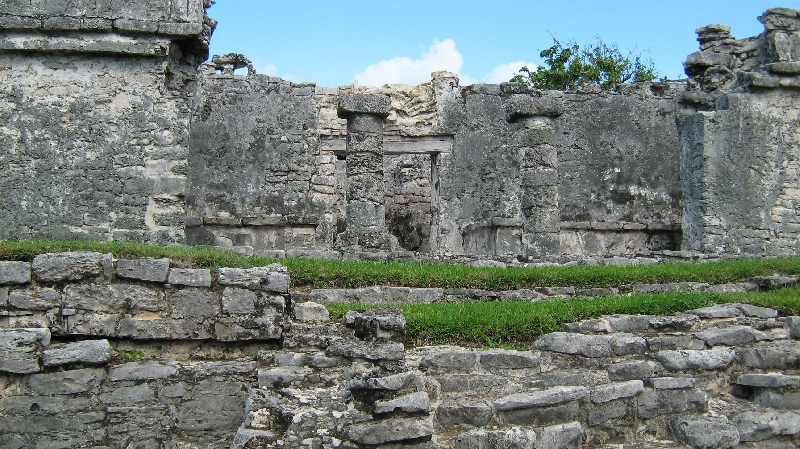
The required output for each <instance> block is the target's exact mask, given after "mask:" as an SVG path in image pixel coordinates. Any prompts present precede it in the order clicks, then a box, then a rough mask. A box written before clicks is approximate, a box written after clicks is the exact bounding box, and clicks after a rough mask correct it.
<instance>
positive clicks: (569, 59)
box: [511, 39, 658, 90]
mask: <svg viewBox="0 0 800 449" xmlns="http://www.w3.org/2000/svg"><path fill="white" fill-rule="evenodd" d="M553 41H554V45H553V46H552V47H550V48H548V49H546V50H544V51H542V52H541V53H540V54H539V56H541V57H542V58H544V65H543V66H539V67H538V68H535V69H534V70H531V69H529V68H528V67H522V68H521V69H520V70H519V73H518V74H517V75H514V77H513V78H512V79H511V81H512V82H520V83H528V84H529V85H531V86H532V87H535V88H537V89H551V90H574V89H576V88H577V87H578V86H580V85H581V84H586V83H596V84H599V85H600V87H601V88H602V89H603V90H608V89H613V88H614V87H615V86H616V85H618V84H622V83H628V82H638V81H653V80H655V79H656V77H657V76H658V75H657V73H656V71H655V69H654V68H653V61H652V60H650V59H643V58H642V57H641V56H640V55H633V54H631V53H629V54H628V55H627V56H626V55H623V54H622V52H620V50H619V48H618V47H617V44H611V45H608V44H606V43H604V42H603V41H601V40H600V39H598V40H597V43H596V44H595V45H592V46H589V47H586V48H581V47H580V46H579V45H578V44H577V43H575V42H566V43H564V42H560V41H559V40H557V39H553Z"/></svg>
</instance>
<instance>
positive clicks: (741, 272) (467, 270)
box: [0, 240, 800, 291]
mask: <svg viewBox="0 0 800 449" xmlns="http://www.w3.org/2000/svg"><path fill="white" fill-rule="evenodd" d="M61 251H98V252H110V253H113V254H114V255H115V256H116V257H118V258H130V257H156V258H158V257H169V258H170V259H172V260H173V261H174V262H175V263H176V264H178V265H181V266H185V267H197V268H210V269H211V270H212V271H214V270H216V269H218V268H219V267H239V268H247V267H253V266H262V265H267V264H269V263H274V262H279V263H282V264H284V265H286V266H287V267H288V268H289V272H290V274H291V276H292V285H293V286H294V287H295V288H297V287H303V288H355V287H366V286H372V285H390V286H407V287H439V288H477V289H484V290H495V291H501V290H515V289H524V288H535V287H563V286H574V287H576V288H596V287H616V286H620V285H625V284H654V283H668V282H706V283H709V284H722V283H726V282H736V281H741V280H744V279H748V278H750V277H754V276H764V275H771V274H776V273H780V274H784V275H798V274H800V257H789V258H780V259H748V260H732V261H720V262H708V263H667V264H659V265H636V266H625V267H614V266H573V267H508V268H475V267H467V266H462V265H447V264H431V263H402V262H389V263H376V262H359V261H329V260H313V259H269V258H264V257H258V256H243V255H241V254H237V253H233V252H229V251H222V250H217V249H211V248H208V247H182V246H159V245H143V244H139V243H132V242H94V241H88V240H28V241H7V240H6V241H0V260H26V261H30V260H32V259H33V258H34V257H35V256H36V255H38V254H42V253H47V252H61Z"/></svg>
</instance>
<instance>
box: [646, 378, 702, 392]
mask: <svg viewBox="0 0 800 449" xmlns="http://www.w3.org/2000/svg"><path fill="white" fill-rule="evenodd" d="M694 384H695V378H694V377H654V378H652V379H650V385H652V386H653V388H655V389H656V390H682V389H685V388H694Z"/></svg>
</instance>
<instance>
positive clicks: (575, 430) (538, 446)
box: [533, 422, 583, 449]
mask: <svg viewBox="0 0 800 449" xmlns="http://www.w3.org/2000/svg"><path fill="white" fill-rule="evenodd" d="M582 437H583V427H582V426H581V423H579V422H570V423H566V424H559V425H556V426H550V427H545V428H543V429H541V430H540V431H539V432H538V438H537V440H536V442H535V443H534V446H533V447H534V448H535V449H566V448H571V447H579V446H580V444H581V439H582Z"/></svg>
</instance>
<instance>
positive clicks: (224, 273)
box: [217, 264, 290, 293]
mask: <svg viewBox="0 0 800 449" xmlns="http://www.w3.org/2000/svg"><path fill="white" fill-rule="evenodd" d="M217 277H218V280H219V283H220V284H222V285H226V286H231V287H241V288H246V289H250V290H266V291H271V292H275V293H289V283H290V282H289V275H288V274H287V272H286V267H284V266H283V265H279V264H272V265H268V266H266V267H256V268H247V269H244V268H220V269H219V271H218V272H217Z"/></svg>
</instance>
